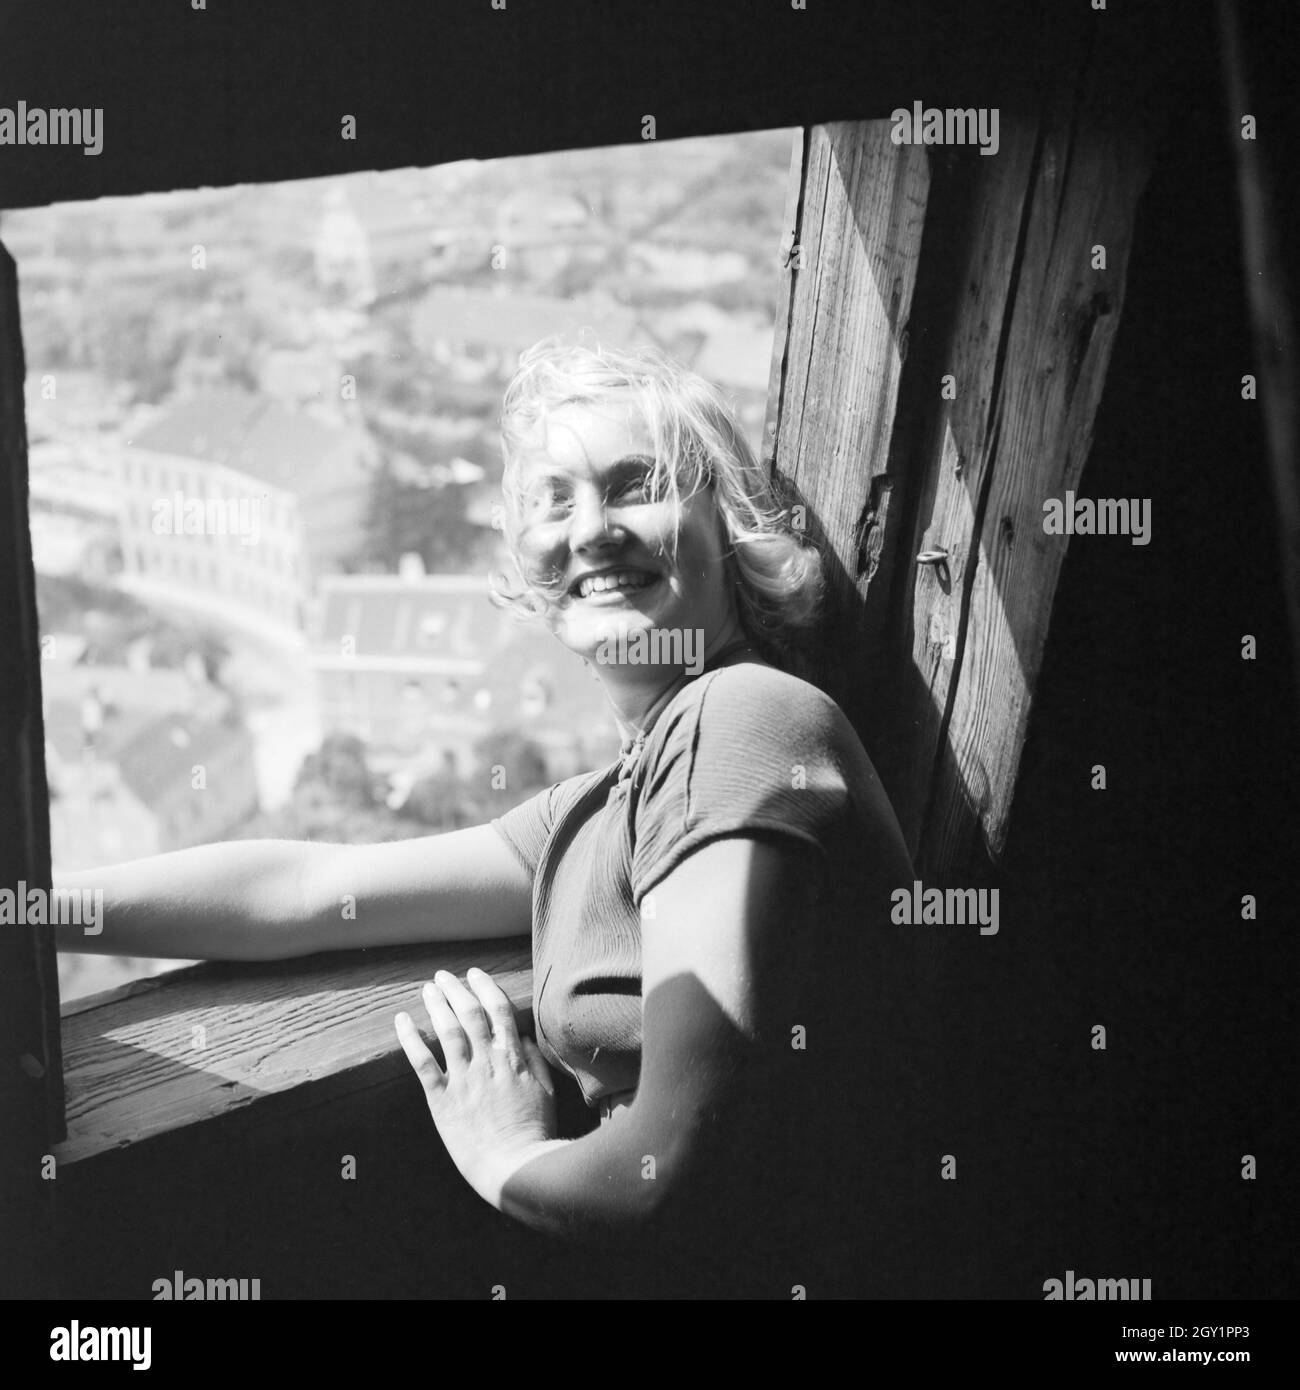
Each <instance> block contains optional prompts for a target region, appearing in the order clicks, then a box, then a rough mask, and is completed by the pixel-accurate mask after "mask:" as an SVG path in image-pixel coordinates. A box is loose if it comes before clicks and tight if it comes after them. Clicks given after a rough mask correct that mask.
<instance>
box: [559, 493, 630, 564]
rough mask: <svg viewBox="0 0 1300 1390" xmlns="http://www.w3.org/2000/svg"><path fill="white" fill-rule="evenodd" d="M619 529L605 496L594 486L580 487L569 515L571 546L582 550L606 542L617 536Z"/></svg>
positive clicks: (573, 548)
mask: <svg viewBox="0 0 1300 1390" xmlns="http://www.w3.org/2000/svg"><path fill="white" fill-rule="evenodd" d="M618 530H619V527H618V525H617V524H616V523H615V522H614V521H612V520H611V518H610V515H609V511H608V508H607V507H606V505H605V499H604V497H603V496H602V495H601V494H600V493H599V492H597V491H596V490H595V489H594V488H581V489H579V491H578V493H577V495H576V496H575V497H574V499H573V511H572V513H571V514H570V517H569V548H570V549H571V550H582V549H587V548H590V547H592V546H599V545H602V544H605V543H607V542H609V541H611V540H613V539H614V538H615V537H616V534H617V532H618Z"/></svg>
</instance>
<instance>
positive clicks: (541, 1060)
mask: <svg viewBox="0 0 1300 1390" xmlns="http://www.w3.org/2000/svg"><path fill="white" fill-rule="evenodd" d="M519 1041H520V1043H521V1045H522V1047H523V1053H524V1060H525V1061H526V1062H527V1063H528V1070H529V1071H530V1072H532V1074H533V1077H534V1079H535V1080H536V1081H537V1082H538V1084H539V1085H540V1086H541V1087H542V1089H543V1090H544V1091H545V1092H546V1094H547V1095H548V1096H550V1097H551V1099H552V1100H554V1099H555V1082H554V1081H552V1080H551V1069H550V1067H549V1066H547V1064H546V1058H545V1057H543V1056H542V1049H541V1048H540V1047H538V1046H537V1044H536V1043H535V1042H534V1041H533V1040H532V1038H521V1039H520V1040H519Z"/></svg>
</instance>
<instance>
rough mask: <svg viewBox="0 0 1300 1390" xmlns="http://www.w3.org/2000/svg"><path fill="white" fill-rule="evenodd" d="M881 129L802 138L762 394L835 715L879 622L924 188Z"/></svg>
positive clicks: (817, 664)
mask: <svg viewBox="0 0 1300 1390" xmlns="http://www.w3.org/2000/svg"><path fill="white" fill-rule="evenodd" d="M889 131H890V127H889V122H887V121H867V122H863V121H855V122H840V123H837V124H834V125H821V126H813V127H812V128H811V129H810V130H809V131H808V132H807V135H806V138H805V143H804V159H803V167H802V170H801V173H800V179H799V206H798V209H797V211H796V214H795V216H794V217H793V218H790V216H789V214H787V220H788V221H790V222H792V223H793V226H792V227H790V229H789V233H790V235H791V236H792V238H793V242H794V245H793V248H792V255H791V258H790V260H789V262H788V264H787V266H786V268H785V272H784V274H783V277H782V286H781V291H780V302H779V306H778V321H777V334H776V337H777V348H776V350H775V352H774V360H773V374H772V383H771V391H770V395H771V398H772V400H773V401H774V402H775V408H776V423H777V429H776V431H775V437H774V438H772V439H771V443H770V446H769V449H768V459H769V463H770V466H771V467H773V468H774V469H775V473H776V475H777V477H778V479H779V481H780V482H781V483H782V484H783V485H784V486H785V487H787V488H788V489H789V490H790V491H791V492H792V493H793V500H794V501H795V502H796V504H802V505H804V506H806V508H807V513H808V515H807V521H808V529H809V532H810V534H811V535H812V536H813V537H814V538H815V539H816V540H817V541H818V542H819V543H820V544H821V545H822V546H823V548H824V550H825V551H826V552H827V554H828V557H830V558H831V560H832V563H831V564H829V565H828V567H827V576H826V577H827V614H828V620H829V624H830V631H831V632H832V633H833V634H834V640H832V641H829V642H827V643H824V644H823V645H822V647H821V648H820V650H819V651H818V653H817V654H816V656H815V657H814V658H813V666H812V669H811V671H810V674H811V675H812V676H813V678H814V679H816V680H817V681H818V683H819V684H821V685H823V686H824V687H825V688H826V689H827V690H828V691H830V692H831V693H832V694H833V695H834V696H835V697H836V698H837V699H839V700H840V701H841V703H843V704H846V705H849V704H851V698H852V693H853V691H854V689H855V687H856V685H857V684H858V680H859V674H860V673H859V671H858V669H857V666H858V662H859V659H860V650H861V648H862V646H863V645H864V644H866V645H870V643H871V640H872V637H873V634H874V633H876V632H878V630H879V627H880V623H881V622H882V621H883V618H884V615H885V608H884V594H883V587H884V586H883V584H882V585H881V586H880V587H879V588H878V587H877V586H876V578H877V575H878V574H880V573H881V571H882V566H884V568H885V572H886V573H887V572H888V553H887V551H886V550H885V549H884V547H883V542H884V540H885V539H886V538H887V537H888V538H892V536H893V528H891V527H890V525H889V524H888V523H889V516H890V506H891V501H890V492H891V487H892V480H891V478H890V477H889V475H888V473H887V468H888V460H889V447H890V440H891V437H892V429H893V422H894V409H895V404H896V400H897V395H898V383H899V378H900V375H901V373H902V366H903V358H904V356H905V353H906V333H907V320H908V315H909V312H910V309H911V301H912V289H913V286H914V284H915V278H916V265H917V260H918V257H919V254H920V247H921V233H922V227H923V222H924V216H925V206H926V195H927V191H928V187H929V175H928V171H927V161H926V155H925V151H924V150H923V149H920V148H913V147H899V146H896V145H894V144H893V143H892V142H891V140H890V136H889ZM769 433H771V432H770V431H769Z"/></svg>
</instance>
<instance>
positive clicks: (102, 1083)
mask: <svg viewBox="0 0 1300 1390" xmlns="http://www.w3.org/2000/svg"><path fill="white" fill-rule="evenodd" d="M474 965H476V966H478V967H479V968H480V969H483V970H486V971H488V972H489V974H491V975H492V976H493V977H494V978H495V979H496V980H497V982H498V984H500V985H501V987H502V988H503V989H504V990H505V992H506V993H507V994H508V995H509V996H510V999H511V1002H512V1003H513V1004H514V1006H515V1012H516V1016H517V1018H518V1019H519V1022H520V1026H521V1028H522V1029H524V1030H525V1031H530V1030H531V1028H532V968H531V956H530V949H529V943H528V941H527V940H526V939H513V938H512V939H510V940H506V941H483V942H464V943H454V944H439V945H437V946H418V947H392V948H385V949H382V950H368V951H349V952H337V953H330V954H328V955H320V956H312V957H309V958H307V959H305V960H292V961H276V962H271V963H269V964H257V965H248V964H242V963H241V964H207V965H199V966H194V967H192V968H190V969H187V970H178V971H174V972H172V973H171V974H169V975H166V976H163V977H160V978H156V979H152V980H142V981H136V982H135V983H133V984H130V985H126V986H124V987H123V988H121V989H118V990H113V991H110V992H109V993H107V994H102V995H97V996H94V997H92V998H90V999H86V1000H79V1001H78V1002H77V1003H76V1004H75V1005H72V1006H70V1007H69V1008H68V1009H67V1010H66V1011H65V1015H64V1020H63V1046H64V1078H65V1083H66V1087H67V1110H68V1137H67V1140H66V1142H65V1143H63V1144H61V1145H59V1146H58V1147H57V1148H56V1149H55V1156H56V1158H57V1159H58V1161H59V1162H60V1164H63V1163H76V1162H78V1161H81V1160H84V1159H88V1158H91V1157H93V1156H94V1155H96V1154H101V1153H104V1152H106V1151H108V1150H112V1149H116V1148H121V1147H124V1146H126V1145H135V1144H140V1143H142V1142H143V1141H146V1140H148V1139H150V1138H153V1137H155V1136H158V1135H161V1134H165V1133H167V1132H169V1131H173V1130H178V1129H181V1128H183V1127H184V1126H187V1125H194V1124H198V1123H200V1122H202V1121H205V1120H211V1119H215V1118H218V1117H221V1116H227V1115H230V1114H232V1113H233V1112H235V1111H241V1110H252V1111H257V1110H259V1109H262V1108H265V1109H266V1111H267V1114H268V1115H269V1116H273V1117H274V1119H275V1121H276V1122H279V1121H280V1120H282V1119H284V1118H286V1117H287V1116H291V1115H293V1114H294V1113H295V1112H296V1111H297V1110H298V1109H305V1108H310V1107H312V1106H315V1105H319V1104H322V1103H324V1102H328V1101H331V1100H335V1099H338V1098H341V1097H345V1096H347V1095H349V1094H352V1093H355V1092H358V1091H361V1090H364V1089H366V1088H368V1087H371V1086H375V1085H378V1084H380V1083H382V1082H384V1081H388V1080H391V1079H392V1078H394V1077H397V1076H400V1075H401V1074H402V1073H403V1071H409V1066H408V1064H407V1061H406V1058H405V1056H404V1054H403V1053H402V1050H401V1047H400V1045H399V1044H398V1041H397V1036H396V1033H395V1032H394V1030H393V1016H394V1015H395V1014H396V1013H397V1012H399V1011H400V1010H405V1011H406V1012H408V1013H410V1015H411V1016H412V1018H414V1019H415V1020H416V1022H417V1023H418V1024H420V1025H421V1028H422V1031H423V1032H424V1033H425V1035H426V1037H429V1036H431V1035H430V1033H429V1029H428V1026H427V1024H428V1021H427V1017H426V1015H425V1013H424V1009H423V1006H422V1004H421V1002H420V987H421V985H422V984H423V983H424V981H425V980H428V979H431V978H432V977H433V975H434V973H435V971H438V970H450V971H452V972H454V973H455V974H458V975H461V976H463V975H464V973H465V971H466V970H468V969H469V967H470V966H474ZM200 1030H201V1031H200ZM414 1084H415V1083H414V1081H412V1085H414Z"/></svg>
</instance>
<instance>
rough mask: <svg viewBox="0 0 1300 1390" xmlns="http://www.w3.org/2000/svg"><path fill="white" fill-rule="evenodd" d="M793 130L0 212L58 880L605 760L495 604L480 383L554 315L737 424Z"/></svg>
mask: <svg viewBox="0 0 1300 1390" xmlns="http://www.w3.org/2000/svg"><path fill="white" fill-rule="evenodd" d="M791 141H792V133H791V132H790V131H767V132H759V133H750V134H744V135H737V136H724V137H715V138H711V139H703V140H685V141H673V142H668V141H666V142H662V143H653V142H647V143H646V144H644V145H640V146H624V147H614V148H609V149H600V150H588V151H576V152H565V153H562V154H553V155H542V156H533V157H529V158H520V159H509V160H498V161H493V162H491V163H478V162H466V163H460V164H455V165H447V166H442V167H440V168H435V169H407V170H398V171H394V172H389V173H372V174H361V175H349V176H346V177H338V178H328V179H316V180H309V181H301V182H294V183H285V184H278V185H261V186H240V187H235V188H224V189H202V190H197V191H193V192H177V193H168V194H158V195H147V196H141V197H136V198H117V199H105V200H101V201H98V202H94V203H83V204H65V205H60V206H58V207H55V208H48V209H33V210H23V211H14V212H6V213H4V214H3V216H2V217H0V234H3V238H4V242H5V244H6V245H7V246H8V248H9V249H10V251H11V252H12V254H13V255H14V257H15V259H16V261H17V264H18V273H19V285H20V302H21V312H22V329H23V341H24V345H25V349H26V365H27V391H26V406H27V434H28V441H29V458H30V475H31V498H30V510H31V528H32V543H33V552H34V557H35V564H36V572H37V603H38V609H39V618H40V630H41V654H42V658H43V659H42V663H41V674H42V681H43V692H44V713H45V756H46V768H47V774H48V779H49V789H50V822H51V824H50V830H51V842H52V852H53V860H54V871H55V873H56V875H57V874H59V873H62V872H70V871H73V870H78V869H89V868H95V867H98V866H101V865H104V864H110V863H115V862H120V861H124V860H128V859H135V858H139V857H141V856H144V855H150V854H156V853H161V852H165V851H168V850H173V849H179V848H183V847H186V846H189V845H194V844H201V843H207V842H211V841H215V840H220V839H230V838H248V837H258V838H262V837H275V838H304V839H314V840H324V841H333V842H341V841H347V842H361V841H379V840H387V839H397V838H403V837H409V836H417V835H428V834H433V833H437V832H438V831H441V830H445V829H451V828H454V827H457V826H462V825H467V824H473V823H477V822H479V821H482V820H486V819H489V818H490V817H492V816H496V815H500V814H501V813H502V812H503V811H505V810H506V809H508V808H509V807H510V806H512V805H514V804H516V803H517V802H518V801H520V800H522V799H523V798H524V797H526V796H528V795H529V794H531V793H532V792H534V791H536V790H537V789H538V788H540V787H543V786H546V785H547V784H549V783H550V782H552V781H554V780H556V779H557V778H559V777H564V776H569V775H571V774H573V773H575V772H579V771H584V770H587V769H589V768H593V767H597V766H600V765H602V764H604V763H607V762H609V761H610V759H611V758H612V757H613V756H614V754H615V753H616V752H617V744H618V737H617V733H616V731H615V727H614V723H613V719H612V717H611V716H610V714H609V712H608V709H607V707H606V705H605V702H604V700H603V698H602V696H601V695H600V691H599V689H598V687H597V686H596V685H595V683H594V682H593V681H592V679H591V678H590V676H589V675H588V674H587V672H586V670H585V669H584V667H583V665H582V664H581V663H580V662H578V661H577V660H576V659H575V658H573V657H572V656H571V655H570V654H569V653H567V652H566V651H564V650H563V649H562V648H561V647H560V646H559V645H558V644H557V643H556V642H555V641H554V639H553V638H551V637H550V636H549V635H548V634H547V633H546V632H545V631H544V630H541V629H539V628H537V627H535V626H528V625H521V624H520V623H519V622H518V621H517V620H515V619H514V618H512V617H511V616H509V615H507V614H505V613H503V612H501V611H500V610H498V609H496V608H494V607H493V606H492V605H491V604H490V603H489V602H488V598H487V592H488V589H487V577H488V575H489V573H490V572H491V571H492V570H493V569H494V568H499V567H500V566H501V565H502V563H503V558H504V557H503V555H502V550H501V536H500V532H499V530H498V529H497V528H496V527H494V525H493V522H494V519H495V518H494V510H493V508H494V503H495V502H496V500H497V498H498V495H499V487H500V479H501V460H500V444H499V437H498V431H497V417H498V413H499V410H500V404H501V396H502V392H503V390H504V387H505V385H506V383H507V381H508V380H509V378H510V376H511V374H512V372H513V370H514V367H515V365H516V363H517V361H518V357H519V354H520V353H521V352H522V351H523V350H524V349H525V348H527V347H529V346H531V345H532V344H533V343H534V342H536V341H538V340H539V339H541V338H543V337H545V336H547V335H549V334H553V333H563V334H567V335H570V336H571V335H573V334H574V333H575V332H578V331H583V330H587V331H590V332H591V333H593V334H594V335H595V336H596V337H597V338H598V339H600V340H601V341H605V342H608V343H611V344H615V345H619V346H635V345H637V344H642V343H652V344H657V345H659V346H661V347H663V348H666V349H667V350H668V351H670V352H672V353H674V354H676V355H677V356H678V357H680V358H681V359H682V360H683V361H685V362H686V363H687V364H689V365H690V366H692V367H694V368H695V370H697V371H699V372H700V373H701V374H703V375H704V376H706V377H708V378H709V379H711V380H713V381H714V382H716V383H717V384H719V385H720V386H721V387H723V388H724V390H725V391H726V392H727V394H728V395H729V396H730V397H731V398H732V399H733V400H734V401H735V403H736V405H737V408H738V410H739V412H740V416H741V419H742V421H743V422H744V425H745V427H746V429H747V431H748V432H749V434H750V437H751V439H752V441H753V442H754V443H755V445H756V446H757V444H758V442H759V437H760V435H761V431H762V424H763V418H764V411H765V403H766V393H767V382H768V371H769V365H770V358H771V351H772V332H773V314H774V309H775V299H776V292H777V284H778V272H779V269H780V252H781V247H780V237H781V215H782V209H783V207H784V202H785V194H786V181H787V176H788V172H789V166H790V154H791ZM217 518H221V519H222V520H221V526H220V533H214V531H216V530H217V527H216V519H217ZM176 964H178V962H174V961H166V962H162V961H141V960H135V959H124V958H114V957H107V956H105V957H99V956H88V955H77V956H71V955H64V956H61V957H60V964H59V969H60V987H61V992H62V995H63V997H64V998H65V999H67V998H74V997H77V996H81V995H85V994H88V993H92V992H95V991H98V990H101V989H105V988H109V987H112V986H114V985H116V984H120V983H122V982H124V981H127V980H130V979H132V978H136V977H139V976H141V975H146V974H152V973H156V972H157V971H158V970H160V969H165V968H171V967H174V966H175V965H176Z"/></svg>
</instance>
